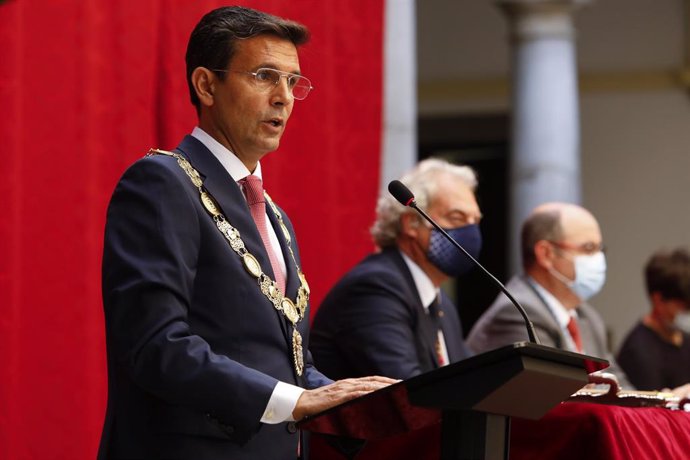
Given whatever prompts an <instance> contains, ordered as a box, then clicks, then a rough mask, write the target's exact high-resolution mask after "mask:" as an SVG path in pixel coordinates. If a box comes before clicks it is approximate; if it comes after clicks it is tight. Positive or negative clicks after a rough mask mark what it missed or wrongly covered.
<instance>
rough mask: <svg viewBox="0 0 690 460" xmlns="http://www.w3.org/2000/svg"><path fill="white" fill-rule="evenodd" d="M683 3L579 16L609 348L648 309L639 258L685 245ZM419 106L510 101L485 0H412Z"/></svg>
mask: <svg viewBox="0 0 690 460" xmlns="http://www.w3.org/2000/svg"><path fill="white" fill-rule="evenodd" d="M683 8H684V2H683V1H681V0H662V1H654V2H651V1H649V0H600V1H594V2H592V3H591V4H590V5H589V6H587V7H585V8H584V9H583V10H581V11H580V12H579V13H578V14H577V16H576V17H577V19H576V26H577V28H578V61H579V68H580V82H581V88H582V91H581V98H580V110H581V130H582V131H581V146H582V148H581V154H582V174H583V177H582V183H583V196H584V205H585V206H586V207H588V208H589V209H591V210H592V211H593V212H594V214H595V215H596V216H597V217H598V218H599V220H600V222H601V225H602V231H603V233H604V239H605V241H606V243H607V246H608V247H609V253H608V262H609V272H608V273H609V277H608V281H607V284H606V286H605V288H604V290H603V291H602V293H601V294H600V295H598V296H597V297H595V298H594V299H593V300H592V303H593V304H594V305H595V306H597V307H598V309H599V310H600V311H601V312H602V314H603V316H604V318H605V320H606V321H607V324H608V325H609V327H610V329H611V331H612V335H613V340H614V343H615V344H616V345H618V344H619V343H620V340H621V339H622V338H623V336H624V334H625V333H626V331H627V330H628V329H629V328H630V327H631V325H632V324H633V323H634V321H636V319H637V318H638V317H639V316H640V315H641V314H642V313H643V312H644V311H645V310H646V308H647V303H646V299H645V295H644V289H643V284H642V272H641V270H642V266H643V264H644V262H645V260H646V259H647V257H648V256H649V254H650V253H651V252H652V251H654V250H655V249H657V248H659V247H673V246H678V245H685V246H688V247H690V89H686V88H685V87H684V86H683V85H682V84H681V83H680V79H679V78H678V75H680V71H681V70H682V67H683V61H684V53H685V46H684V45H685V42H686V41H687V38H686V37H685V36H684V9H683ZM417 13H418V56H419V61H418V62H419V69H418V76H419V111H420V114H422V115H429V114H440V113H446V114H451V113H459V114H466V113H471V112H496V111H504V112H505V111H507V110H509V87H508V81H509V76H508V74H509V64H510V63H509V47H508V43H507V26H506V21H505V19H504V18H503V16H502V14H501V13H500V11H499V10H498V9H497V8H496V7H495V6H494V5H493V4H492V2H490V1H479V0H443V1H438V0H428V1H427V0H418V2H417Z"/></svg>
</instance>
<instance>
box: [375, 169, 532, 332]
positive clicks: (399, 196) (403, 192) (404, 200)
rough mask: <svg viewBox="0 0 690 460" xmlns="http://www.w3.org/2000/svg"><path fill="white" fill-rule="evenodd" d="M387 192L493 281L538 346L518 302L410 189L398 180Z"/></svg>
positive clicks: (530, 322)
mask: <svg viewBox="0 0 690 460" xmlns="http://www.w3.org/2000/svg"><path fill="white" fill-rule="evenodd" d="M388 191H389V192H390V194H391V195H393V197H394V198H395V199H396V200H398V202H399V203H400V204H402V205H403V206H409V207H411V208H412V209H414V210H415V211H417V212H418V213H419V214H420V215H421V216H422V217H424V219H426V220H427V221H428V222H429V223H430V224H431V225H433V226H434V227H435V228H436V230H438V231H439V232H441V233H442V234H443V236H445V237H446V238H448V240H449V241H450V242H451V243H453V245H454V246H455V247H456V248H458V249H459V250H460V251H462V253H463V254H465V256H466V257H468V258H469V259H470V260H471V261H472V262H473V263H474V264H475V265H476V266H477V267H479V268H481V269H482V271H483V272H484V273H486V275H487V276H488V277H489V278H491V279H492V280H493V282H494V283H495V284H496V286H498V287H499V288H500V289H501V291H503V293H504V294H505V295H506V297H508V299H510V301H511V302H512V303H513V305H515V308H517V309H518V311H519V312H520V314H521V315H522V318H523V319H524V321H525V327H526V328H527V335H528V336H529V341H530V342H532V343H536V344H539V339H538V338H537V334H536V333H535V332H534V324H532V321H530V319H529V318H528V317H527V313H526V312H525V309H524V308H522V305H520V304H519V303H518V301H517V300H515V298H514V297H513V295H512V294H511V293H510V292H508V290H507V289H506V287H505V286H504V285H503V283H501V282H500V281H498V279H497V278H496V277H495V276H494V275H492V274H491V273H490V272H489V270H487V269H486V268H484V266H483V265H482V264H480V263H479V262H477V259H475V258H474V257H472V256H471V255H470V254H469V253H468V252H467V251H465V248H463V247H462V246H460V244H459V243H458V242H457V241H455V240H454V239H453V238H452V237H451V236H450V235H449V234H448V233H447V232H446V231H445V230H444V229H442V228H441V227H440V226H439V225H438V224H437V223H436V222H434V220H433V219H432V218H431V217H429V216H428V215H427V213H425V212H424V211H422V210H421V209H420V208H419V207H418V206H417V202H416V201H415V200H414V195H413V194H412V192H411V191H410V189H409V188H407V187H406V186H405V184H403V183H402V182H400V181H399V180H394V181H391V182H390V183H389V184H388Z"/></svg>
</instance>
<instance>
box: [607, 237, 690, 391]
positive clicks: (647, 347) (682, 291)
mask: <svg viewBox="0 0 690 460" xmlns="http://www.w3.org/2000/svg"><path fill="white" fill-rule="evenodd" d="M645 281H646V285H647V294H648V295H649V301H650V302H651V304H652V311H650V312H649V313H648V314H647V315H646V316H645V317H644V318H642V320H641V321H640V322H639V323H637V325H636V326H635V327H634V328H633V329H632V330H631V331H630V333H629V334H628V336H627V337H626V339H625V341H624V342H623V346H622V347H621V349H620V352H619V353H618V363H619V364H620V366H621V367H622V368H623V370H624V371H625V373H626V374H628V377H630V381H631V382H632V383H633V384H634V385H635V386H636V387H637V388H639V389H640V390H656V389H659V388H676V387H679V386H681V385H683V384H686V383H687V382H690V335H689V334H688V332H687V331H688V329H687V324H688V318H689V317H690V313H689V310H690V253H688V251H686V250H685V249H676V250H675V251H658V252H656V253H655V254H654V255H653V256H652V257H651V258H650V259H649V261H648V262H647V265H646V267H645ZM683 329H685V330H683ZM677 391H678V389H676V392H677ZM679 396H685V394H684V393H683V394H679Z"/></svg>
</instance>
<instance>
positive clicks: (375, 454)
mask: <svg viewBox="0 0 690 460" xmlns="http://www.w3.org/2000/svg"><path fill="white" fill-rule="evenodd" d="M511 427H512V431H511V441H510V443H511V447H510V458H511V460H526V459H539V460H550V459H553V460H556V459H558V460H569V459H577V460H581V459H587V460H589V459H602V460H603V459H606V460H623V459H626V460H628V459H635V460H638V459H685V458H690V413H686V412H679V411H671V410H668V409H661V408H630V407H620V406H607V405H602V404H590V403H575V402H568V403H562V404H560V405H558V406H557V407H555V408H554V409H552V410H551V411H550V412H549V413H548V414H546V415H545V416H544V417H543V418H542V419H541V420H538V421H530V420H523V419H513V420H512V426H511ZM440 439H441V436H440V425H439V424H433V425H431V426H428V427H426V428H423V429H419V430H415V431H412V432H410V433H407V434H406V435H402V436H396V437H393V438H388V439H381V440H375V441H370V442H369V443H368V444H367V446H366V447H365V448H364V449H363V450H362V451H361V452H360V453H359V455H358V456H357V457H356V459H357V460H385V459H396V460H406V459H409V460H413V459H414V460H437V459H438V458H439V456H440V449H439V443H440ZM311 458H312V460H341V459H344V458H345V457H344V456H342V455H339V454H337V453H336V452H335V451H334V450H332V449H331V448H329V446H328V445H327V444H326V443H325V442H324V440H323V438H320V437H319V436H313V442H312V455H311Z"/></svg>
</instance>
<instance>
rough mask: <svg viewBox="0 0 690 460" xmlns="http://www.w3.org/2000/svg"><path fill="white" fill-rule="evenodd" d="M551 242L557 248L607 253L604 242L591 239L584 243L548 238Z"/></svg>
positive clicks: (589, 252) (588, 252)
mask: <svg viewBox="0 0 690 460" xmlns="http://www.w3.org/2000/svg"><path fill="white" fill-rule="evenodd" d="M546 241H548V242H549V243H551V244H553V245H554V246H556V247H557V248H561V249H569V250H571V251H578V252H581V253H584V254H589V255H591V254H596V253H597V252H603V253H606V246H604V243H593V242H591V241H588V242H587V243H582V244H573V243H566V242H565V241H551V240H546Z"/></svg>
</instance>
